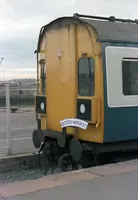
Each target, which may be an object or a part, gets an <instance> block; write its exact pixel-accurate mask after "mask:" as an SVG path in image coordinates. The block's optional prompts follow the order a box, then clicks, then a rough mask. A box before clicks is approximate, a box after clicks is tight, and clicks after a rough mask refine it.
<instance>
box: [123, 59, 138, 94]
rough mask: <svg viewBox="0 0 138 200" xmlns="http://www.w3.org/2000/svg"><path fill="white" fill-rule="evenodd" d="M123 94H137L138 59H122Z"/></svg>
mask: <svg viewBox="0 0 138 200" xmlns="http://www.w3.org/2000/svg"><path fill="white" fill-rule="evenodd" d="M122 75H123V94H124V95H138V59H132V58H128V59H127V58H124V59H123V60H122Z"/></svg>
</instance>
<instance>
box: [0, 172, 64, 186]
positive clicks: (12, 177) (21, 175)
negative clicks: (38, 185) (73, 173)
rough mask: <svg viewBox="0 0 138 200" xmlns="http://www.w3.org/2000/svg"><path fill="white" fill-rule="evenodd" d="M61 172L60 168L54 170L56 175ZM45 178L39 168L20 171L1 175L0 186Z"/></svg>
mask: <svg viewBox="0 0 138 200" xmlns="http://www.w3.org/2000/svg"><path fill="white" fill-rule="evenodd" d="M59 172H61V170H60V169H59V168H56V169H55V170H54V174H55V173H59ZM50 174H52V173H51V170H49V172H48V173H47V175H50ZM43 176H45V175H44V174H42V172H41V170H40V169H39V168H36V169H31V170H30V169H28V170H27V169H26V170H20V171H19V170H18V171H10V172H6V173H0V184H6V183H9V182H15V181H23V180H35V179H39V178H41V177H43Z"/></svg>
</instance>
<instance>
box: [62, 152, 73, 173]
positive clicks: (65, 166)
mask: <svg viewBox="0 0 138 200" xmlns="http://www.w3.org/2000/svg"><path fill="white" fill-rule="evenodd" d="M58 165H59V167H60V169H61V170H62V171H63V172H66V171H69V168H70V166H72V168H73V167H74V169H75V168H76V166H75V165H73V162H72V159H71V156H70V155H69V154H68V153H65V154H63V155H62V156H60V157H59V160H58Z"/></svg>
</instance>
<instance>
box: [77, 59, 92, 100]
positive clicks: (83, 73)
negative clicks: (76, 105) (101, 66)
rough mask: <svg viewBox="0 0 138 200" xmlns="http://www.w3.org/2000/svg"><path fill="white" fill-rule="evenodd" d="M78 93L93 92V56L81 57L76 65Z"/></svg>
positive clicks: (86, 94)
mask: <svg viewBox="0 0 138 200" xmlns="http://www.w3.org/2000/svg"><path fill="white" fill-rule="evenodd" d="M78 68H79V69H78V93H79V95H80V96H93V95H94V92H95V62H94V59H93V58H81V59H80V60H79V66H78Z"/></svg>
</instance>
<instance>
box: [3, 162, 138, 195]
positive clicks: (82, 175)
mask: <svg viewBox="0 0 138 200" xmlns="http://www.w3.org/2000/svg"><path fill="white" fill-rule="evenodd" d="M132 171H138V160H132V161H127V162H121V163H116V164H109V165H104V166H100V167H92V168H89V169H81V170H78V171H72V172H65V173H59V174H54V175H48V176H45V177H42V178H40V179H37V180H29V181H20V182H14V183H9V184H6V185H0V195H1V197H3V198H7V197H12V196H18V195H24V194H27V193H32V192H36V191H41V190H47V189H50V188H55V187H60V186H64V185H70V184H73V183H77V182H82V181H87V180H90V179H95V178H102V177H104V176H111V175H116V174H122V173H128V172H132Z"/></svg>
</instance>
